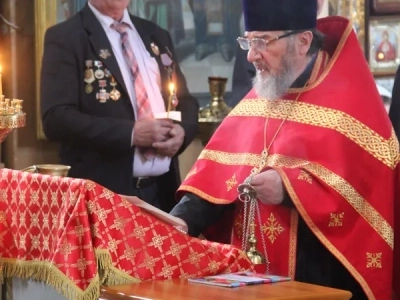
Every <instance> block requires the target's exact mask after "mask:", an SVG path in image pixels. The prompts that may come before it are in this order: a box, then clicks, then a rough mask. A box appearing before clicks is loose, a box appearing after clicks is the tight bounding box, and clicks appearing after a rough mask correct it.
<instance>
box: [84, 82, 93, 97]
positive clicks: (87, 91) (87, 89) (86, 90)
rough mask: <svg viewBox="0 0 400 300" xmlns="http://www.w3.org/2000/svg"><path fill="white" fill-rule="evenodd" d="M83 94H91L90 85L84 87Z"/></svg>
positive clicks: (91, 87)
mask: <svg viewBox="0 0 400 300" xmlns="http://www.w3.org/2000/svg"><path fill="white" fill-rule="evenodd" d="M85 92H86V94H90V93H91V92H93V86H92V85H91V84H90V83H88V84H86V85H85Z"/></svg>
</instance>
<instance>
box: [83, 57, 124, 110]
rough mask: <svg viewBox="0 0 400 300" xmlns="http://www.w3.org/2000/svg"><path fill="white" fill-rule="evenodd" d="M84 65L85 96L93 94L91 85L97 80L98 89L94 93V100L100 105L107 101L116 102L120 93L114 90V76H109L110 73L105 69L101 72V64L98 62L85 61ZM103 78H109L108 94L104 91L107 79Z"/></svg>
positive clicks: (115, 84)
mask: <svg viewBox="0 0 400 300" xmlns="http://www.w3.org/2000/svg"><path fill="white" fill-rule="evenodd" d="M85 65H86V70H85V78H84V82H85V83H86V86H85V92H86V93H87V94H91V93H92V92H93V85H92V83H93V82H95V81H96V79H97V81H98V83H99V88H100V89H99V91H98V92H97V93H96V99H97V100H99V102H100V103H106V102H107V100H108V99H111V100H114V101H117V100H118V99H119V98H120V97H121V93H120V92H119V91H118V90H117V89H116V86H117V82H116V81H115V79H114V76H112V75H111V72H110V71H109V70H108V69H107V68H104V70H103V63H102V62H101V61H99V60H94V61H93V60H86V61H85ZM93 65H94V66H95V67H96V68H97V70H96V71H95V70H94V69H93ZM105 78H110V85H111V86H112V90H111V91H110V92H109V93H108V92H107V90H106V89H105V88H106V87H107V79H105Z"/></svg>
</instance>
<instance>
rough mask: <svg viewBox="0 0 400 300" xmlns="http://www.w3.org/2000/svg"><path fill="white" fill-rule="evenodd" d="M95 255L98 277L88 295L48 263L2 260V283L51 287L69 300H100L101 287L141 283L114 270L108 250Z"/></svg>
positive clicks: (96, 251) (0, 278) (0, 270)
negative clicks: (16, 280) (14, 281)
mask: <svg viewBox="0 0 400 300" xmlns="http://www.w3.org/2000/svg"><path fill="white" fill-rule="evenodd" d="M95 254H96V259H97V269H98V274H96V276H95V277H94V278H93V279H92V281H91V283H90V284H89V286H88V287H87V288H86V289H85V291H82V290H81V289H80V288H79V287H78V286H77V285H76V284H75V282H74V281H72V280H71V279H70V278H68V277H67V276H66V275H65V274H64V273H62V272H61V271H60V270H59V269H58V268H57V267H56V266H55V265H54V264H52V263H50V262H47V261H22V260H17V259H10V258H0V283H3V282H5V281H6V280H7V279H8V278H12V277H17V278H21V279H26V280H35V281H39V282H43V283H45V284H47V285H49V286H51V287H52V288H54V289H55V290H56V291H57V292H59V293H60V294H62V295H63V296H64V297H66V298H67V299H71V300H98V299H99V297H100V286H101V285H119V284H131V283H137V282H140V281H141V280H140V279H138V278H135V277H132V276H130V275H128V274H127V273H125V272H123V271H121V270H119V269H117V268H115V267H114V265H113V262H112V260H111V255H110V253H109V251H108V250H104V249H95Z"/></svg>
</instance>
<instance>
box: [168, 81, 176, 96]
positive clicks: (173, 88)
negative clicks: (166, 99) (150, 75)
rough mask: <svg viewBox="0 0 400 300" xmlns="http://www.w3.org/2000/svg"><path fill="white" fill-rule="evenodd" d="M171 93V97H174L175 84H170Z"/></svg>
mask: <svg viewBox="0 0 400 300" xmlns="http://www.w3.org/2000/svg"><path fill="white" fill-rule="evenodd" d="M169 92H170V93H171V95H173V94H174V92H175V84H174V83H173V82H170V83H169Z"/></svg>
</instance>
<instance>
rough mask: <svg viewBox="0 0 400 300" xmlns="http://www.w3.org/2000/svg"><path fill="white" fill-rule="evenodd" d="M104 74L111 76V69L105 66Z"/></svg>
mask: <svg viewBox="0 0 400 300" xmlns="http://www.w3.org/2000/svg"><path fill="white" fill-rule="evenodd" d="M104 75H105V76H106V77H107V78H108V77H110V76H111V72H110V70H109V69H107V68H105V69H104Z"/></svg>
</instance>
